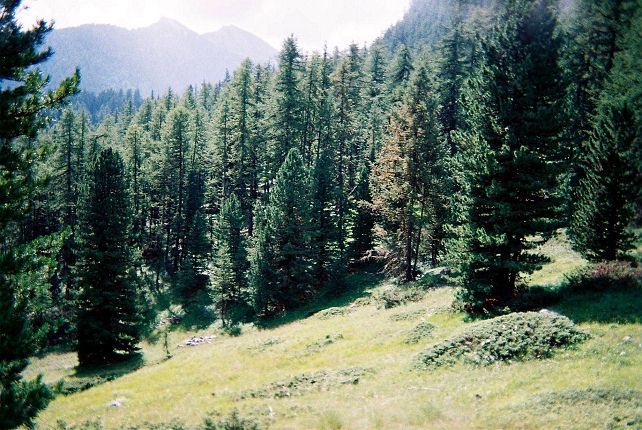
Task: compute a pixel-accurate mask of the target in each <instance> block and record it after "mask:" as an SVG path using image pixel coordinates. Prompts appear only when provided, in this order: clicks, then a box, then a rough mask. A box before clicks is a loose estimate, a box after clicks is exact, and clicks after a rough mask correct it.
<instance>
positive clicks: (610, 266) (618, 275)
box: [566, 261, 642, 292]
mask: <svg viewBox="0 0 642 430" xmlns="http://www.w3.org/2000/svg"><path fill="white" fill-rule="evenodd" d="M566 279H567V286H568V288H569V289H570V290H572V291H577V292H581V291H607V290H614V289H620V290H624V289H630V288H640V287H642V268H640V267H638V266H637V265H636V264H635V263H630V262H626V261H607V262H602V263H596V264H593V265H591V266H589V267H586V268H583V269H580V270H578V271H576V272H574V273H573V274H571V275H569V276H567V278H566Z"/></svg>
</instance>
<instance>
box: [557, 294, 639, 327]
mask: <svg viewBox="0 0 642 430" xmlns="http://www.w3.org/2000/svg"><path fill="white" fill-rule="evenodd" d="M560 293H561V294H562V296H561V300H560V302H559V303H558V304H557V305H555V306H554V307H553V309H554V310H555V311H557V312H559V313H561V314H562V315H566V316H567V317H569V318H570V319H572V320H573V321H575V322H576V323H590V322H596V323H606V324H642V288H626V289H621V290H611V291H599V292H598V291H587V292H568V293H567V294H565V291H564V290H562V291H560Z"/></svg>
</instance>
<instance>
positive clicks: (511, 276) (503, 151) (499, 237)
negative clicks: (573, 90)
mask: <svg viewBox="0 0 642 430" xmlns="http://www.w3.org/2000/svg"><path fill="white" fill-rule="evenodd" d="M553 10H554V9H553V4H552V2H551V1H549V0H538V1H536V2H519V1H516V2H510V3H509V4H508V5H507V7H506V10H505V11H504V12H503V13H502V14H500V16H498V17H497V18H496V20H497V21H496V24H495V31H494V37H493V40H490V41H489V42H488V44H487V48H486V52H485V57H486V59H485V61H486V66H485V68H484V69H483V70H484V72H483V77H482V79H480V80H478V81H476V82H478V83H479V84H477V85H476V84H473V85H472V86H471V87H472V89H473V91H475V93H476V94H480V95H482V97H483V99H481V100H479V102H481V103H482V104H483V109H485V110H484V112H483V114H482V115H480V118H481V121H482V123H480V124H479V125H478V130H480V131H481V136H480V137H481V138H480V139H479V140H478V141H477V143H479V144H480V145H481V146H480V147H478V148H475V147H474V145H472V148H470V149H469V153H468V155H467V156H468V157H469V158H471V159H472V157H476V162H477V163H478V164H477V166H476V169H477V170H476V171H475V173H474V175H473V177H472V178H471V181H472V182H471V184H470V204H469V215H468V220H469V222H470V227H471V230H470V233H471V235H470V237H469V238H468V241H467V250H466V252H467V259H466V261H464V262H462V264H461V266H460V270H461V271H462V274H463V283H464V290H463V292H462V298H463V300H464V301H465V302H467V303H468V304H469V305H470V306H471V309H474V310H479V309H487V308H493V307H495V306H502V305H504V304H505V303H507V302H508V301H509V300H511V299H512V298H513V297H514V296H515V294H516V292H517V290H516V287H517V285H518V282H519V279H520V275H521V274H524V273H526V274H529V273H532V272H533V271H535V270H536V269H538V268H539V267H541V265H542V263H543V262H544V261H546V258H545V257H544V256H542V255H540V254H537V253H535V252H533V249H534V248H535V247H536V246H537V245H538V244H540V243H542V242H543V241H545V240H547V239H548V238H549V237H550V236H551V235H552V234H553V233H554V232H555V230H556V229H557V228H558V226H559V225H560V223H559V205H560V202H559V199H558V198H557V197H556V195H555V190H556V187H557V177H558V175H559V136H560V133H561V124H562V120H563V110H562V106H561V105H560V100H561V98H562V95H563V86H562V81H561V79H560V78H561V75H560V70H559V66H558V47H559V40H558V38H557V37H556V33H555V30H556V16H555V15H554V12H553ZM471 140H472V142H471V143H475V139H474V138H473V139H471ZM536 238H539V239H536Z"/></svg>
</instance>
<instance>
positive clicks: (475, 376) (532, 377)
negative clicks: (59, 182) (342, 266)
mask: <svg viewBox="0 0 642 430" xmlns="http://www.w3.org/2000/svg"><path fill="white" fill-rule="evenodd" d="M545 252H546V253H547V254H548V255H550V256H551V257H552V258H553V262H552V263H551V264H550V265H548V266H547V267H546V268H545V269H544V270H542V271H540V272H538V273H536V274H534V275H533V277H532V278H531V283H532V284H544V285H549V287H548V288H551V287H550V286H551V285H556V284H558V283H559V282H560V281H561V280H562V272H563V271H570V270H573V269H574V268H577V267H580V266H582V265H584V264H585V263H584V262H583V260H581V259H580V258H579V257H578V256H577V254H575V253H574V252H572V251H570V250H569V248H568V246H567V244H566V243H565V242H563V241H559V240H557V241H554V242H552V243H550V244H548V245H546V247H545ZM351 285H352V287H353V290H351V292H350V294H347V295H346V296H344V297H341V298H338V299H335V300H333V301H331V302H328V303H317V304H315V305H313V306H309V307H307V308H306V309H303V310H302V311H301V312H299V313H297V314H295V315H290V318H289V319H285V320H281V321H277V322H274V324H273V326H270V327H263V328H257V327H254V326H250V325H245V326H243V327H242V330H241V333H240V335H238V336H230V335H228V334H225V333H224V332H222V331H220V329H219V328H217V327H214V326H212V327H208V328H205V329H202V330H198V331H192V330H188V329H179V328H177V329H175V330H173V331H172V332H170V336H169V341H168V343H169V345H170V349H171V352H172V357H171V358H170V359H168V360H166V359H165V358H164V352H163V340H162V336H160V333H159V337H158V339H157V342H156V343H154V344H150V343H146V344H145V345H144V347H143V352H144V360H143V362H142V363H141V362H133V363H131V362H130V363H127V364H125V365H122V366H117V367H113V368H111V369H103V370H101V371H100V372H96V373H91V372H85V373H82V374H76V373H75V370H74V366H75V365H76V358H75V354H74V353H61V354H52V355H49V356H47V357H44V358H41V359H37V360H33V362H32V365H31V367H30V370H29V372H28V373H29V376H31V375H33V374H35V372H37V371H40V372H44V373H45V379H46V380H47V381H48V382H55V381H57V380H59V379H60V378H65V379H66V381H67V382H68V384H70V386H76V387H78V386H82V384H84V383H87V384H88V385H91V384H95V383H97V382H100V377H105V376H107V377H108V378H116V379H114V380H112V381H110V382H106V383H103V384H100V385H97V386H94V387H92V388H90V389H87V390H86V391H82V392H79V393H76V394H71V395H67V396H62V395H61V396H59V397H58V398H57V399H56V400H55V401H54V402H53V403H52V404H51V405H50V407H49V408H48V409H47V410H46V411H44V412H43V413H42V415H41V416H40V418H39V428H43V429H50V428H54V424H55V423H56V422H57V421H58V420H64V421H65V422H66V423H67V424H68V425H77V424H80V423H83V422H86V421H91V422H94V423H99V424H100V425H102V426H103V427H104V428H106V429H115V428H123V427H124V426H133V425H140V424H142V423H143V422H149V423H162V422H164V423H167V422H169V421H171V420H173V419H179V420H180V421H181V422H183V423H184V424H186V425H190V426H193V425H198V424H199V423H201V422H202V419H203V417H205V416H206V415H210V416H211V417H213V418H215V419H218V418H217V417H220V416H227V415H228V413H229V411H230V410H232V409H233V408H237V409H238V410H239V411H240V415H241V416H242V417H248V418H252V419H254V420H256V421H257V422H259V423H260V424H261V425H262V427H261V428H268V427H269V428H272V429H301V428H307V429H376V428H380V429H420V428H421V429H423V428H439V429H444V428H449V429H462V428H489V429H490V428H509V427H510V428H574V429H591V428H634V427H635V426H636V425H640V424H641V423H642V380H641V379H640V378H639V377H637V376H639V369H640V366H642V344H641V342H642V320H641V316H640V313H639V309H640V306H642V302H641V301H640V297H642V296H641V295H640V294H639V291H626V290H623V291H612V292H606V293H602V294H591V293H584V294H575V295H565V296H564V297H565V298H564V299H563V300H562V301H561V302H559V303H557V304H556V305H554V306H551V307H550V308H549V309H551V310H553V311H555V312H559V313H561V314H562V315H565V316H568V317H569V318H570V319H571V320H573V321H575V322H576V323H577V324H578V327H579V328H580V329H581V330H584V331H586V332H588V333H589V334H590V336H591V338H590V339H589V340H588V341H586V342H585V343H582V344H580V345H579V346H578V347H576V348H570V349H568V350H560V351H559V352H557V353H556V354H554V355H553V356H552V357H551V358H548V359H542V360H532V361H524V362H521V361H519V360H518V361H515V362H509V363H498V364H494V365H490V366H482V367H477V366H471V365H467V364H457V365H455V366H454V367H443V368H438V369H433V370H417V369H416V368H415V367H414V365H413V363H414V360H415V358H416V356H417V354H418V353H419V352H420V351H422V350H424V349H426V348H427V347H428V346H430V345H432V344H435V343H438V342H439V341H441V340H443V339H446V338H449V337H451V336H452V335H453V334H457V333H461V332H463V331H465V330H466V329H467V328H468V327H470V326H471V324H473V323H471V322H467V321H466V319H465V316H464V314H463V313H460V312H456V311H453V310H452V308H451V306H450V305H451V303H452V300H453V289H452V288H451V287H438V288H429V289H427V290H420V291H421V293H420V294H406V293H407V290H400V289H399V287H395V286H394V285H392V284H390V283H386V282H384V281H382V280H381V278H380V277H378V276H375V275H368V274H355V275H352V276H351ZM404 291H405V292H406V293H404ZM399 294H406V297H407V298H408V302H406V303H405V304H401V305H398V306H394V307H390V308H386V307H385V306H383V304H384V303H385V302H386V300H385V298H386V297H388V298H389V297H393V296H396V295H397V297H398V295H399ZM391 304H394V303H392V302H389V305H391ZM422 322H424V323H426V322H427V323H429V324H432V325H433V326H434V329H433V330H432V331H431V332H430V331H428V332H425V331H421V330H419V331H418V330H417V328H418V327H425V326H426V325H425V324H423V325H422V324H421V323H422ZM196 335H200V336H205V341H204V342H203V343H202V344H200V345H198V346H182V347H177V345H178V344H181V343H184V341H185V340H186V339H189V338H191V337H192V336H196ZM207 336H214V337H213V338H212V339H209V338H207ZM413 336H414V339H410V338H411V337H413ZM409 339H410V340H409ZM413 342H416V343H413ZM127 372H129V373H127ZM636 375H637V376H636ZM91 428H95V427H91ZM145 428H146V427H145ZM168 428H169V427H168ZM171 428H181V427H171ZM215 428H217V427H215ZM248 428H249V427H248Z"/></svg>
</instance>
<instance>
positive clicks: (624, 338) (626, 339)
mask: <svg viewBox="0 0 642 430" xmlns="http://www.w3.org/2000/svg"><path fill="white" fill-rule="evenodd" d="M622 340H623V341H624V342H631V341H633V338H632V337H631V336H624V337H623V338H622Z"/></svg>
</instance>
